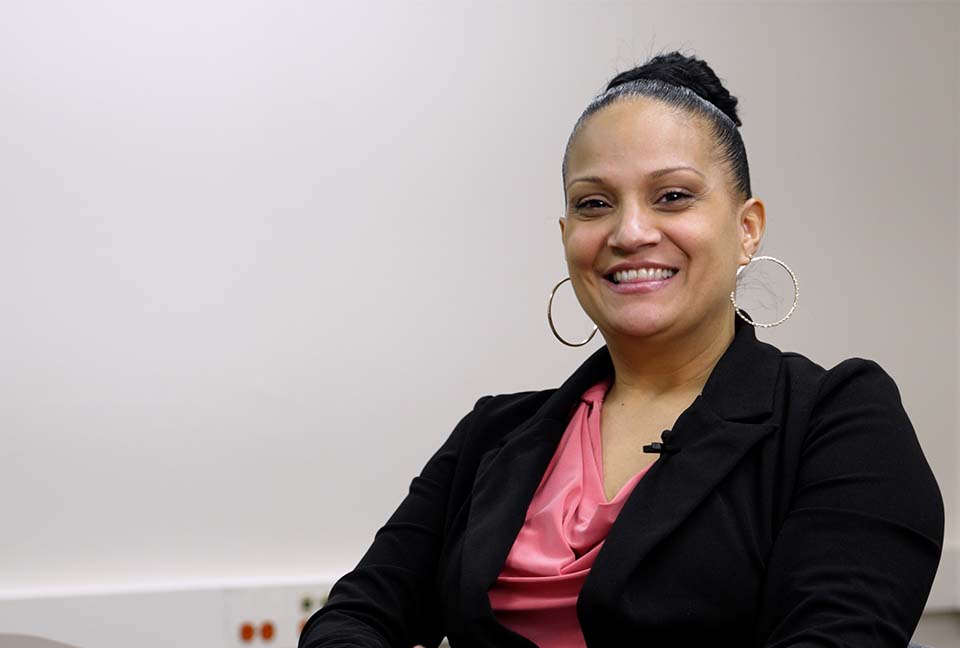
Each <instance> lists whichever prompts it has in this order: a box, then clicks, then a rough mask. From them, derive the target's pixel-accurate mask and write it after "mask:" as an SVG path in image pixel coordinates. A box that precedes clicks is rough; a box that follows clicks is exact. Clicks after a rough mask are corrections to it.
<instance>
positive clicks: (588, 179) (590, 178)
mask: <svg viewBox="0 0 960 648" xmlns="http://www.w3.org/2000/svg"><path fill="white" fill-rule="evenodd" d="M674 171H693V172H694V173H696V174H697V175H698V176H700V177H701V178H706V177H707V176H705V175H703V174H702V173H701V172H700V171H698V170H697V169H695V168H693V167H692V166H675V167H666V168H664V169H657V170H656V171H651V172H650V174H649V175H650V177H651V178H659V177H660V176H662V175H666V174H668V173H673V172H674ZM578 182H595V183H598V184H604V183H605V182H606V181H605V180H604V179H603V178H601V177H600V176H584V177H582V178H576V179H575V180H571V181H570V182H569V184H568V185H567V186H572V185H575V184H576V183H578Z"/></svg>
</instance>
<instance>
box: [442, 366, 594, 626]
mask: <svg viewBox="0 0 960 648" xmlns="http://www.w3.org/2000/svg"><path fill="white" fill-rule="evenodd" d="M612 373H613V363H612V362H611V360H610V354H609V352H608V351H607V348H606V347H601V348H600V349H598V350H597V351H596V352H594V353H593V354H592V355H591V356H590V357H589V358H588V359H587V360H586V361H585V362H584V363H583V364H582V365H580V367H579V368H578V369H577V370H576V371H575V372H574V373H573V375H571V376H570V377H569V378H568V379H567V380H566V381H565V382H564V383H563V385H561V386H560V388H558V389H557V390H556V391H555V392H554V393H553V394H552V395H551V396H550V398H548V399H547V401H546V402H545V403H544V404H543V405H542V406H541V407H540V409H539V410H537V412H536V413H535V414H534V415H533V416H532V417H530V418H529V419H528V420H527V421H526V422H525V423H524V424H522V425H521V426H519V427H518V428H516V429H515V430H513V431H511V432H509V433H507V434H506V435H504V438H503V439H501V441H500V443H499V444H498V445H497V446H496V447H494V448H492V449H490V450H488V451H487V452H485V453H484V454H483V455H482V456H481V458H480V462H479V464H478V466H477V471H476V477H475V478H474V485H473V495H472V498H471V501H470V510H469V515H468V518H467V527H466V529H465V531H464V544H463V560H462V564H461V592H462V596H463V597H464V601H463V603H464V605H463V607H462V611H463V613H464V615H465V617H467V618H468V619H469V620H471V621H473V622H474V623H480V624H489V623H491V622H493V621H494V617H493V614H492V611H491V609H490V599H489V597H488V595H487V590H488V589H489V588H490V586H491V585H492V584H493V582H494V581H495V580H496V578H497V575H498V574H499V573H500V570H501V569H502V568H503V564H504V562H505V561H506V558H507V554H508V553H510V548H511V547H512V546H513V542H514V540H515V539H516V537H517V534H518V533H519V532H520V528H521V527H522V526H523V521H524V519H525V518H526V513H527V507H528V506H529V505H530V501H531V500H532V499H533V495H534V492H535V491H536V489H537V486H539V484H540V480H541V479H542V478H543V474H544V472H545V471H546V469H547V465H548V464H549V463H550V460H551V459H552V458H553V454H554V452H555V451H556V449H557V446H558V445H559V443H560V439H561V437H562V436H563V433H564V431H565V430H566V428H567V424H568V423H569V419H570V416H571V414H572V413H573V411H574V410H575V408H576V406H577V404H578V403H579V402H580V397H581V396H582V394H583V392H584V391H586V390H587V388H589V387H590V386H591V385H593V384H595V383H596V382H597V381H598V380H600V378H601V377H604V376H609V375H612ZM492 625H493V626H494V627H488V628H487V631H488V632H497V631H502V630H504V628H502V626H499V625H498V624H496V623H493V624H492ZM499 639H500V641H506V642H508V641H509V640H510V639H515V637H512V636H508V635H502V636H500V637H499ZM498 645H499V644H498Z"/></svg>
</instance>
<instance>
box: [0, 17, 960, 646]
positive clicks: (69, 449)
mask: <svg viewBox="0 0 960 648" xmlns="http://www.w3.org/2000/svg"><path fill="white" fill-rule="evenodd" d="M958 36H960V7H958V6H957V5H955V4H948V3H866V2H857V3H850V4H847V3H831V4H829V5H827V4H812V3H788V4H784V3H744V2H738V3H730V4H727V3H712V2H711V3H686V4H684V3H676V2H670V3H667V2H662V3H639V2H632V1H631V2H550V3H546V2H510V3H508V2H486V3H452V2H425V1H423V2H415V3H414V2H404V3H392V2H357V1H351V2H325V3H319V2H318V3H308V2H285V1H280V2H251V1H231V2H217V1H206V2H195V1H191V2H186V1H183V0H176V1H169V2H164V3H127V2H119V1H103V0H102V1H92V0H91V1H87V2H84V3H69V2H44V3H34V2H26V1H0V142H2V145H0V295H2V296H3V316H2V317H0V357H2V358H3V361H2V363H0V430H2V431H3V432H2V446H0V447H2V453H0V456H2V458H3V459H2V466H3V469H2V470H0V510H2V511H3V515H4V520H5V523H4V527H5V529H6V530H5V532H4V533H2V534H0V598H3V599H7V600H8V601H17V600H23V599H25V598H35V597H38V596H39V597H43V596H54V595H56V596H64V595H69V594H71V593H74V592H98V591H130V592H135V591H140V590H144V589H151V588H152V589H156V588H165V587H166V588H178V587H181V586H185V584H187V583H189V584H190V586H191V587H194V586H197V587H207V586H210V587H214V586H219V585H220V584H223V583H228V582H229V583H236V582H237V581H244V582H247V581H249V582H254V581H257V582H260V581H263V582H273V581H278V582H279V581H289V580H291V579H303V580H309V581H316V582H327V581H328V580H329V579H331V578H336V577H337V576H339V575H340V574H342V573H343V572H344V571H346V570H348V569H350V568H351V567H352V566H353V564H354V563H355V562H356V561H357V560H358V559H359V557H360V556H361V555H362V553H363V551H364V550H365V549H366V547H367V546H368V545H369V543H370V541H371V540H372V537H373V533H374V532H375V531H376V529H377V528H378V527H379V526H380V525H381V524H382V523H383V522H384V521H385V520H386V518H387V517H388V516H389V514H390V513H391V512H392V511H393V509H394V508H395V507H396V505H397V504H398V503H399V502H400V500H401V499H402V497H403V496H404V494H405V493H406V489H407V487H408V485H409V482H410V479H411V478H412V477H413V475H415V474H416V473H417V472H419V470H420V468H421V467H422V466H423V464H424V463H425V462H426V460H427V459H428V458H429V456H430V455H431V454H432V452H433V451H434V450H435V449H436V448H437V447H438V446H439V444H440V443H441V442H442V441H443V439H445V438H446V436H447V435H448V434H449V432H450V430H451V429H452V427H453V425H454V424H455V423H456V421H457V420H458V419H459V418H460V417H461V416H462V415H463V414H464V413H465V412H466V411H467V410H468V409H469V408H470V407H471V406H472V404H473V402H474V401H475V400H476V398H477V397H478V396H480V395H482V394H487V393H498V392H509V391H515V390H521V389H540V388H545V387H551V386H556V385H559V384H560V382H562V380H563V379H564V378H565V377H566V376H567V375H568V374H569V373H570V372H571V371H572V370H573V369H574V368H575V367H576V366H578V365H579V364H580V362H582V360H583V359H584V358H586V356H587V355H588V354H589V353H590V352H591V351H592V350H593V349H594V348H596V346H597V345H598V342H599V336H598V338H597V340H596V341H595V342H594V343H592V344H591V345H590V346H589V347H587V348H583V349H579V350H572V349H568V348H565V347H562V346H561V345H559V344H558V343H557V342H556V341H555V340H554V339H553V337H552V335H551V334H550V332H549V329H548V328H547V324H546V322H545V317H544V309H545V305H546V297H547V293H548V291H549V289H550V288H551V287H552V286H553V284H554V283H555V282H556V281H558V280H559V279H560V278H562V277H563V276H565V274H566V272H565V265H564V262H563V254H562V248H561V245H560V238H559V228H558V226H557V222H556V221H557V218H558V217H559V216H560V215H561V214H562V212H563V200H562V187H561V180H560V161H561V157H562V153H563V147H564V145H565V143H566V138H567V136H568V134H569V131H570V129H571V127H572V126H573V123H574V121H575V120H576V118H577V116H578V115H579V113H580V111H581V110H582V108H583V107H584V106H585V105H586V103H587V102H588V101H589V99H590V98H591V97H592V96H593V95H594V94H595V93H596V92H598V91H600V90H601V89H602V87H603V85H604V84H605V82H606V81H607V80H608V79H609V78H610V77H611V76H613V74H615V73H616V72H618V71H622V70H624V69H626V68H628V67H631V66H632V65H634V64H637V63H640V62H642V61H644V60H646V59H647V58H648V57H649V56H651V55H653V54H656V53H658V52H660V51H663V50H671V49H677V48H679V49H682V50H684V51H686V52H687V53H693V54H696V55H698V56H700V57H702V58H704V59H706V60H707V61H708V62H709V63H710V64H711V65H712V66H713V67H714V69H715V70H716V71H717V72H718V74H719V75H720V77H721V78H722V79H723V80H724V81H725V83H726V84H727V86H728V88H729V89H730V90H731V92H732V93H733V94H734V95H736V96H737V97H739V98H740V109H741V112H740V115H741V118H742V120H743V123H744V125H743V127H742V129H741V132H742V134H743V137H744V140H745V142H746V145H747V151H748V154H749V158H750V166H751V171H752V182H753V189H754V193H755V195H757V196H759V197H760V198H762V199H763V200H764V202H765V204H766V207H767V218H768V223H767V234H766V238H765V242H764V247H763V251H764V253H766V254H772V255H774V256H776V257H779V258H781V259H783V260H784V261H786V262H787V263H788V264H790V266H791V267H792V268H793V270H794V271H795V272H796V273H797V275H798V278H799V281H800V285H801V295H800V306H799V309H798V310H797V312H796V313H795V314H794V315H793V317H791V319H790V320H788V321H787V322H786V323H785V324H784V325H783V326H781V327H777V328H775V329H772V330H769V331H768V330H762V331H759V332H758V336H759V337H760V338H761V339H764V340H767V341H770V342H772V343H773V344H776V345H777V346H779V347H780V348H782V349H783V350H792V351H799V352H801V353H803V354H805V355H807V356H808V357H810V358H812V359H813V360H815V361H817V362H819V363H820V364H822V365H823V366H825V367H830V366H833V365H834V364H836V363H837V362H839V361H840V360H841V359H843V358H846V357H849V356H860V357H867V358H872V359H875V360H877V361H878V362H879V363H880V364H881V365H882V366H883V367H884V368H885V369H886V370H887V371H888V372H889V373H890V374H891V375H892V376H893V377H894V378H895V380H896V381H897V384H898V385H899V387H900V390H901V393H902V396H903V401H904V404H905V407H906V409H907V412H908V413H909V415H910V417H911V419H912V421H913V423H914V426H915V428H916V430H917V434H918V437H919V439H920V442H921V444H922V446H923V448H924V451H925V452H926V455H927V458H928V460H929V461H930V464H931V466H932V468H933V470H934V472H935V474H936V476H937V479H938V481H939V484H940V487H941V490H942V492H943V496H944V500H945V503H946V507H947V523H948V535H947V543H948V545H949V546H948V549H947V551H946V552H945V555H944V562H943V563H942V567H941V571H940V574H939V575H938V581H937V584H936V590H935V595H934V596H933V597H932V599H931V601H932V602H934V603H937V605H940V606H941V607H944V608H949V607H953V606H956V605H957V601H958V599H957V591H958V590H960V587H958V586H960V570H958V569H957V564H958V562H957V552H958V545H960V522H958V515H957V512H958V507H960V482H958V479H957V468H958V464H960V444H958V437H957V431H958V421H960V418H958V416H960V414H958V405H957V395H958V391H960V390H958V387H960V385H958V374H960V350H958V345H957V336H958V332H960V321H958V317H960V307H958V302H960V300H958V297H960V267H958V253H957V252H958V223H960V201H958V183H960V165H958V150H960V124H958V115H960V97H958V93H960V50H958V42H960V39H958ZM776 270H777V268H776V267H771V268H770V277H771V281H772V282H773V285H778V286H781V288H782V290H778V291H777V292H779V295H780V297H779V298H780V300H781V302H780V304H781V308H782V310H781V311H780V313H781V314H782V313H783V312H785V309H786V307H787V306H788V305H789V298H790V295H789V294H788V293H787V292H786V286H788V285H789V284H788V283H787V284H779V283H776V282H777V281H779V279H777V277H778V275H777V273H776ZM754 297H756V298H758V299H759V298H767V297H768V296H765V295H763V294H762V293H758V295H756V296H751V295H746V296H745V297H744V300H745V301H747V302H748V305H747V308H748V309H750V306H749V300H750V299H753V298H754ZM560 299H561V302H562V303H561V304H560V306H559V310H558V320H559V321H560V325H561V326H562V328H563V331H564V333H565V334H566V335H568V336H569V337H576V336H577V335H579V334H580V333H585V332H586V331H588V330H589V326H590V324H589V322H588V321H587V320H586V318H585V316H583V315H582V314H581V313H579V312H578V311H577V310H576V308H575V304H574V303H573V297H572V293H571V292H566V293H565V295H564V296H561V298H560ZM750 310H751V312H753V309H750ZM2 609H3V605H2V602H0V611H2ZM2 621H3V617H2V616H0V632H2V631H3V629H4V627H3V624H2ZM53 631H54V628H51V632H53ZM101 645H102V644H101ZM141 645H146V644H141Z"/></svg>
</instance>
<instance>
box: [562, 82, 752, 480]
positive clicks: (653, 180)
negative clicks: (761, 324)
mask: <svg viewBox="0 0 960 648" xmlns="http://www.w3.org/2000/svg"><path fill="white" fill-rule="evenodd" d="M673 167H692V168H693V169H694V170H690V169H682V170H675V171H670V172H669V173H665V174H663V175H655V174H654V172H656V171H658V170H661V169H668V168H673ZM587 178H599V179H587ZM733 186H734V185H733V178H732V176H731V174H730V173H729V170H728V169H727V165H725V164H724V163H723V162H722V161H721V160H720V159H719V157H718V156H717V150H716V147H715V144H714V142H713V139H712V135H711V132H710V128H709V126H708V124H707V123H706V122H704V121H702V120H700V119H696V118H693V117H692V116H690V115H689V114H687V113H684V112H680V111H678V110H676V109H674V108H673V107H670V106H667V105H665V104H663V103H661V102H659V101H656V100H653V99H649V98H645V97H643V98H633V97H631V98H628V99H624V100H620V101H617V102H614V103H612V104H610V105H608V106H606V107H604V108H603V109H601V110H600V111H598V112H596V113H594V114H593V115H591V116H590V118H589V119H588V120H587V121H586V122H585V123H584V125H583V127H582V129H581V130H580V132H579V133H578V134H577V135H576V137H575V139H574V142H573V143H572V145H571V148H570V154H569V157H568V168H567V180H566V184H565V186H564V192H565V204H566V207H565V213H564V215H563V216H562V217H561V218H560V219H559V223H560V233H561V239H562V242H563V249H564V255H565V257H566V261H567V268H568V270H569V274H570V280H571V284H572V285H573V289H574V291H575V293H576V296H577V299H578V301H579V302H580V305H581V307H582V308H583V310H584V311H585V312H586V313H587V315H588V316H589V317H590V319H591V320H593V322H594V323H595V324H596V325H597V327H598V328H599V331H600V333H601V335H603V337H604V339H605V341H606V344H607V347H608V349H609V351H610V356H611V359H612V360H613V365H614V370H615V377H614V381H613V384H612V386H611V388H610V390H609V391H608V393H607V395H606V397H605V398H604V404H603V410H602V413H601V430H602V435H601V446H602V448H603V462H604V482H605V490H606V495H607V498H608V499H610V498H612V497H613V496H614V495H615V494H616V493H617V492H618V491H619V487H620V486H622V484H623V483H624V482H626V481H627V480H628V479H629V478H630V477H631V476H632V475H633V474H635V473H636V472H637V471H638V470H639V469H641V468H643V467H645V466H646V465H649V464H650V463H651V462H652V461H654V460H656V458H657V457H658V455H653V454H649V453H643V452H642V449H641V446H643V445H644V444H646V443H649V442H651V441H659V440H660V432H661V431H662V430H664V429H667V428H669V427H672V425H673V422H674V421H675V420H676V418H677V416H679V414H680V413H681V412H682V411H683V410H684V409H686V408H687V407H688V406H689V405H690V403H692V402H693V400H694V399H695V398H696V396H697V394H698V393H699V392H700V391H701V390H702V388H703V385H704V384H705V383H706V381H707V378H708V377H709V376H710V373H711V371H712V370H713V368H714V366H715V365H716V363H717V361H719V359H720V356H722V355H723V353H724V351H725V350H726V349H727V347H728V346H729V345H730V342H731V341H732V340H733V334H734V317H735V314H734V311H733V307H732V306H731V304H730V300H729V295H730V292H731V291H732V290H733V289H734V287H735V281H736V271H737V268H738V266H740V265H745V264H747V263H748V262H749V260H750V255H752V254H754V253H756V250H757V248H759V246H760V242H761V240H762V238H763V232H764V229H765V225H766V216H765V209H764V205H763V202H762V201H760V200H759V199H757V198H755V197H754V198H750V199H748V200H746V201H742V200H740V199H739V198H738V197H737V196H736V194H735V192H734V188H733ZM643 261H657V262H660V263H663V264H666V265H668V266H670V267H673V268H678V269H679V272H678V273H677V274H676V275H675V276H674V277H673V278H672V279H670V280H669V282H668V283H667V285H666V286H665V287H664V288H662V289H660V290H657V291H654V292H651V293H640V294H618V293H617V292H615V291H614V290H612V289H611V284H610V283H609V282H608V281H607V280H606V279H605V278H604V275H607V274H608V273H609V272H610V269H611V268H612V267H613V266H614V265H615V264H619V263H622V262H643Z"/></svg>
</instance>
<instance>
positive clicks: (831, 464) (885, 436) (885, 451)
mask: <svg viewBox="0 0 960 648" xmlns="http://www.w3.org/2000/svg"><path fill="white" fill-rule="evenodd" d="M943 533H944V508H943V498H942V496H941V494H940V489H939V487H938V485H937V482H936V480H935V478H934V476H933V473H932V471H931V470H930V466H929V465H928V463H927V460H926V458H925V457H924V454H923V451H922V450H921V448H920V444H919V441H918V440H917V436H916V432H915V431H914V429H913V426H912V425H911V423H910V420H909V419H908V417H907V414H906V412H905V411H904V408H903V404H902V402H901V399H900V392H899V390H898V389H897V386H896V384H895V383H894V381H893V379H892V378H891V377H890V376H889V375H888V374H887V373H886V372H885V371H884V370H883V369H882V368H881V367H880V366H879V365H878V364H877V363H876V362H874V361H872V360H865V359H862V358H850V359H847V360H844V361H843V362H841V363H839V364H838V365H837V366H835V367H834V368H833V369H831V370H829V371H827V372H826V373H825V374H824V378H823V379H822V380H821V383H820V388H819V392H818V394H817V398H816V399H815V402H814V405H813V409H812V411H811V414H810V423H809V427H808V429H807V433H806V436H805V438H804V440H803V442H802V448H801V451H800V461H799V465H798V472H797V481H796V484H795V487H794V495H793V500H792V505H791V507H790V510H789V512H788V513H787V515H786V517H785V518H784V521H783V524H782V526H781V528H780V530H779V532H778V534H777V536H776V538H775V541H774V544H773V548H772V550H771V552H770V555H769V557H768V561H767V564H766V572H765V577H764V579H765V580H764V585H763V592H762V593H761V597H760V601H759V605H760V610H761V611H760V614H759V617H758V626H757V631H758V633H759V634H758V641H757V642H756V643H757V645H761V646H765V647H766V648H786V647H788V646H790V647H792V648H800V647H803V648H807V647H809V648H814V647H817V648H827V647H836V648H840V647H850V648H854V647H863V648H903V647H904V646H906V645H907V643H908V642H909V640H910V638H911V636H912V634H913V631H914V630H915V629H916V626H917V623H918V622H919V619H920V615H921V613H922V612H923V608H924V605H925V604H926V601H927V597H928V595H929V593H930V588H931V586H932V583H933V578H934V575H935V574H936V571H937V566H938V564H939V562H940V555H941V551H942V547H943Z"/></svg>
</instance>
